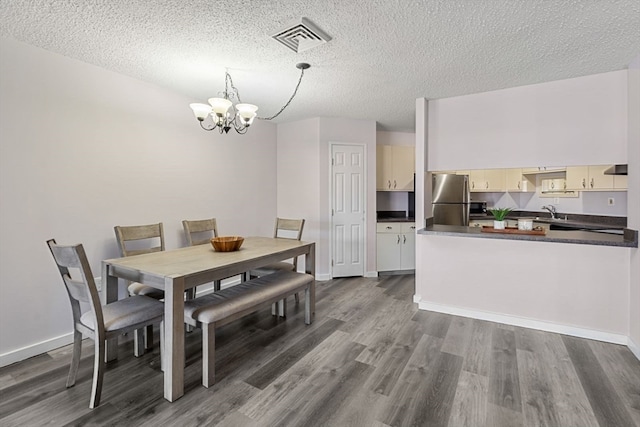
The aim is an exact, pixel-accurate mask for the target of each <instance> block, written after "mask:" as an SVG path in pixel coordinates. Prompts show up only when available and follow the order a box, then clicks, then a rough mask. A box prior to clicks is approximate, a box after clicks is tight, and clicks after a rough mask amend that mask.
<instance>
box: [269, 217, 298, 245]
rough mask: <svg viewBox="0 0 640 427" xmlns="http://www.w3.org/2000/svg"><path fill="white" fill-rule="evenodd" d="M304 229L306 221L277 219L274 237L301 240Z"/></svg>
mask: <svg viewBox="0 0 640 427" xmlns="http://www.w3.org/2000/svg"><path fill="white" fill-rule="evenodd" d="M303 228H304V219H286V218H276V227H275V229H274V231H273V237H279V238H283V239H295V240H300V239H301V238H302V229H303Z"/></svg>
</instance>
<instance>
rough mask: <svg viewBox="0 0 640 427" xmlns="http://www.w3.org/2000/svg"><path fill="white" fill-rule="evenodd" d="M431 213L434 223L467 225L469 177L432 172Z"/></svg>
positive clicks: (469, 198)
mask: <svg viewBox="0 0 640 427" xmlns="http://www.w3.org/2000/svg"><path fill="white" fill-rule="evenodd" d="M432 181H433V186H432V188H433V196H432V197H433V202H432V214H433V223H434V224H443V225H465V226H468V225H469V201H470V200H471V197H470V195H469V177H468V176H467V175H454V174H434V175H432Z"/></svg>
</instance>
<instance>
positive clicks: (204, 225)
mask: <svg viewBox="0 0 640 427" xmlns="http://www.w3.org/2000/svg"><path fill="white" fill-rule="evenodd" d="M182 227H183V228H184V237H185V238H186V239H187V244H188V245H189V246H196V245H204V244H209V241H210V240H211V238H212V237H218V224H217V223H216V219H215V218H211V219H197V220H191V221H190V220H186V219H185V220H184V221H182Z"/></svg>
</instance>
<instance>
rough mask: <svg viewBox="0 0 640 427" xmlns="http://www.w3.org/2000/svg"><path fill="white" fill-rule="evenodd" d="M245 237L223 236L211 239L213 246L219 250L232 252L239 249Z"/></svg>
mask: <svg viewBox="0 0 640 427" xmlns="http://www.w3.org/2000/svg"><path fill="white" fill-rule="evenodd" d="M242 242H244V237H240V236H221V237H214V238H213V239H211V246H213V249H215V250H216V251H217V252H232V251H237V250H238V249H240V246H242Z"/></svg>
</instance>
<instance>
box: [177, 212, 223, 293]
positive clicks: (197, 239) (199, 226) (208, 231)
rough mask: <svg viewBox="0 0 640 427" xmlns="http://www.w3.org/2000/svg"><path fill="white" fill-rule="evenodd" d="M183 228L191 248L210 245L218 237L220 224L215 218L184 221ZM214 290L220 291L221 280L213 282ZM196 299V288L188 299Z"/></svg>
mask: <svg viewBox="0 0 640 427" xmlns="http://www.w3.org/2000/svg"><path fill="white" fill-rule="evenodd" d="M182 228H184V237H185V239H187V244H188V245H189V246H197V245H208V244H210V240H211V238H212V237H218V224H217V222H216V219H215V218H211V219H197V220H187V219H185V220H183V221H182ZM213 289H214V290H215V291H219V290H220V280H216V281H214V282H213ZM193 297H195V288H193V289H192V294H191V295H189V297H188V298H187V299H191V298H193Z"/></svg>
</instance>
